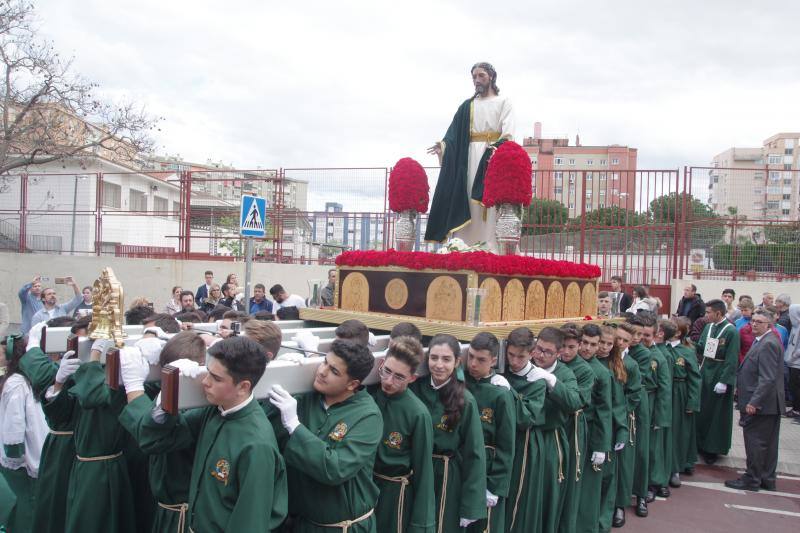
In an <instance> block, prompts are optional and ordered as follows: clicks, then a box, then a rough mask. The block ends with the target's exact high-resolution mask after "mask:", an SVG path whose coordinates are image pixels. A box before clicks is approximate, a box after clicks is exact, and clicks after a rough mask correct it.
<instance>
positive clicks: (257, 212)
mask: <svg viewBox="0 0 800 533" xmlns="http://www.w3.org/2000/svg"><path fill="white" fill-rule="evenodd" d="M266 215H267V200H266V199H265V198H261V197H260V196H249V195H246V194H245V195H242V205H241V210H240V214H239V234H240V235H241V236H242V237H261V238H263V237H266V235H267V227H266Z"/></svg>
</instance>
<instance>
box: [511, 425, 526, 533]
mask: <svg viewBox="0 0 800 533" xmlns="http://www.w3.org/2000/svg"><path fill="white" fill-rule="evenodd" d="M530 440H531V429H530V428H528V429H527V430H526V431H525V447H524V448H523V450H522V467H521V468H520V469H519V487H518V488H517V496H516V497H515V498H514V510H513V511H512V512H511V525H510V526H509V527H508V529H509V530H512V531H513V530H514V521H515V520H516V519H517V509H518V508H519V499H520V497H521V496H522V488H523V487H524V486H525V485H524V480H525V469H526V468H527V466H528V444H529V443H530Z"/></svg>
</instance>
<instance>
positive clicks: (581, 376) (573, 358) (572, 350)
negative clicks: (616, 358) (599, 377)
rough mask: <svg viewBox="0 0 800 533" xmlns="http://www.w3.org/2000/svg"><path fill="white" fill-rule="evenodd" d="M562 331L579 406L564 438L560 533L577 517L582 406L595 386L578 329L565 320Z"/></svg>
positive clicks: (583, 449)
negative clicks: (565, 453)
mask: <svg viewBox="0 0 800 533" xmlns="http://www.w3.org/2000/svg"><path fill="white" fill-rule="evenodd" d="M561 332H562V333H564V342H563V344H562V345H561V354H560V357H561V362H562V363H564V365H566V366H567V368H569V369H570V370H571V371H572V373H573V374H574V375H575V379H576V380H577V382H578V395H579V396H580V407H579V408H578V409H576V410H574V411H573V412H572V413H571V414H570V416H569V421H568V422H567V426H566V430H567V439H569V442H570V446H571V452H570V454H569V455H568V456H567V470H566V472H567V474H566V475H567V479H566V494H565V496H564V503H563V507H562V511H561V520H560V521H559V524H558V530H559V531H560V532H561V533H572V532H574V531H575V527H576V522H577V518H578V509H579V507H580V502H581V481H582V480H583V463H584V460H585V458H586V434H587V425H586V416H585V412H584V411H585V409H586V407H587V406H588V405H589V402H590V401H591V399H592V388H593V387H594V380H595V377H594V372H593V371H592V367H590V366H589V363H587V362H586V361H584V360H583V358H581V357H578V348H579V346H580V340H581V332H580V330H579V329H578V327H577V326H576V325H575V324H571V323H570V324H565V325H564V326H563V327H562V328H561Z"/></svg>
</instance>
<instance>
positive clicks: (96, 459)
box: [75, 452, 122, 463]
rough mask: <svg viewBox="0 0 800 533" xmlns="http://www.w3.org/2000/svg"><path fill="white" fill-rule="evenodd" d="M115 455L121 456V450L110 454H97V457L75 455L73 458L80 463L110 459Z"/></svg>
mask: <svg viewBox="0 0 800 533" xmlns="http://www.w3.org/2000/svg"><path fill="white" fill-rule="evenodd" d="M117 457H122V452H117V453H115V454H112V455H98V456H97V457H81V456H80V455H76V456H75V458H76V459H77V460H78V461H80V462H82V463H94V462H95V461H110V460H111V459H116V458H117Z"/></svg>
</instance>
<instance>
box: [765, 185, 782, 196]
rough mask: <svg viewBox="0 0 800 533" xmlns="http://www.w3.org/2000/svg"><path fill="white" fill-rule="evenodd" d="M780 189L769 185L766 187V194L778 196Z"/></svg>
mask: <svg viewBox="0 0 800 533" xmlns="http://www.w3.org/2000/svg"><path fill="white" fill-rule="evenodd" d="M780 193H781V188H780V186H779V185H770V186H769V187H767V194H780Z"/></svg>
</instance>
